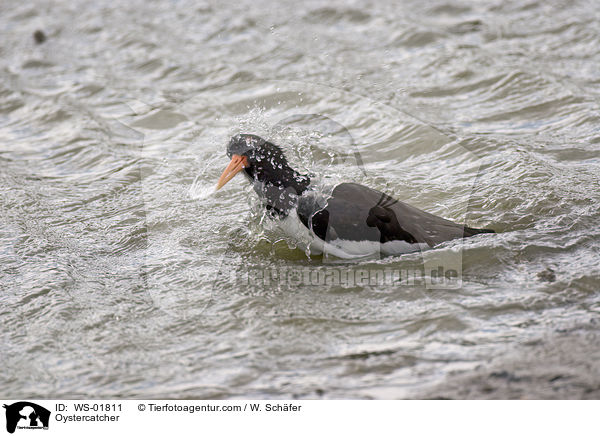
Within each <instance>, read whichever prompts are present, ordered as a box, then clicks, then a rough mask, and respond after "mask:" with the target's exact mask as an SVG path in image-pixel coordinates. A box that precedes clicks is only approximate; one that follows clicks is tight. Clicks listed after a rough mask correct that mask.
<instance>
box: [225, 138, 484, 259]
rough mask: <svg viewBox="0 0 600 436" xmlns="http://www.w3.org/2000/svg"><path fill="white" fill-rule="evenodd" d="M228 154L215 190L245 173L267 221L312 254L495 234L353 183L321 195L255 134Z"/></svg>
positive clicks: (391, 249) (350, 254) (358, 253)
mask: <svg viewBox="0 0 600 436" xmlns="http://www.w3.org/2000/svg"><path fill="white" fill-rule="evenodd" d="M227 155H228V156H229V157H230V158H231V162H230V163H229V165H228V166H227V168H225V171H223V174H221V177H220V178H219V181H218V183H217V187H216V189H217V190H218V189H220V188H221V187H222V186H223V185H225V184H226V183H227V182H228V181H229V180H231V179H232V178H233V177H234V176H235V175H236V174H238V173H240V172H242V171H243V172H244V174H245V175H246V177H247V178H248V179H249V180H250V182H251V183H252V184H253V187H254V190H255V191H256V193H257V194H258V196H259V197H260V199H261V200H262V202H263V203H264V205H265V207H266V209H267V210H268V212H269V214H270V215H271V217H273V218H274V219H278V220H280V222H281V225H282V227H283V229H284V231H286V233H288V234H290V236H292V237H293V238H295V239H296V242H300V243H304V244H306V247H308V248H309V249H310V252H311V253H315V254H316V253H320V252H323V253H328V254H333V255H335V256H337V257H340V258H355V257H362V256H369V255H373V254H376V253H381V254H386V255H388V254H402V253H409V252H413V251H417V250H420V249H424V248H428V247H433V246H435V245H437V244H440V243H442V242H444V241H449V240H451V239H456V238H463V237H469V236H474V235H477V234H480V233H495V232H494V230H491V229H475V228H471V227H467V226H465V225H463V224H457V223H454V222H452V221H448V220H446V219H444V218H440V217H437V216H435V215H432V214H430V213H427V212H424V211H422V210H419V209H417V208H415V207H413V206H410V205H408V204H406V203H403V202H401V201H398V200H396V199H394V198H392V197H390V196H389V195H387V194H385V193H383V192H379V191H377V190H375V189H372V188H369V187H367V186H363V185H359V184H357V183H341V184H339V185H337V186H335V187H334V188H333V190H332V191H331V193H330V194H324V193H323V192H322V191H321V190H318V189H316V187H315V186H312V185H311V183H310V182H311V181H310V178H309V177H308V176H307V175H303V174H300V173H299V172H297V171H296V170H294V169H293V168H291V167H290V166H289V164H288V162H287V159H286V158H285V155H284V154H283V152H282V150H281V148H279V147H278V146H277V145H275V144H272V143H271V142H268V141H266V140H264V139H263V138H261V137H259V136H256V135H251V134H239V135H236V136H234V137H233V138H231V141H230V142H229V145H228V146H227ZM306 247H305V248H306Z"/></svg>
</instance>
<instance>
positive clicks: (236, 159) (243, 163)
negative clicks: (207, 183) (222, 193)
mask: <svg viewBox="0 0 600 436" xmlns="http://www.w3.org/2000/svg"><path fill="white" fill-rule="evenodd" d="M247 166H248V158H247V157H246V156H240V155H239V154H234V155H233V157H232V158H231V162H229V165H227V168H225V171H223V174H221V177H219V181H218V182H217V188H216V190H217V191H218V190H219V189H221V188H222V187H223V185H225V183H227V182H229V181H230V180H231V179H233V177H234V176H235V175H236V174H237V173H239V172H240V171H242V170H243V169H244V168H246V167H247Z"/></svg>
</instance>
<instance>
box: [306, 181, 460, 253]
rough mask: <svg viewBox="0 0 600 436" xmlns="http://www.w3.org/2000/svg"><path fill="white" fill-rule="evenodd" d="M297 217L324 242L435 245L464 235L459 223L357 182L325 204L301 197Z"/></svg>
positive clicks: (344, 185)
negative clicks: (394, 242) (336, 240)
mask: <svg viewBox="0 0 600 436" xmlns="http://www.w3.org/2000/svg"><path fill="white" fill-rule="evenodd" d="M298 215H299V217H300V219H301V221H302V222H303V223H304V225H305V226H307V227H308V228H309V229H311V230H313V231H314V232H315V234H316V235H317V236H318V237H319V238H321V239H323V240H324V241H332V240H335V239H345V240H350V241H365V240H366V241H379V242H381V243H385V242H390V241H405V242H408V243H422V242H425V243H427V244H428V245H429V246H434V245H436V244H439V243H441V242H443V241H447V240H450V239H455V238H460V237H462V236H463V235H464V234H465V229H464V226H462V225H460V224H456V223H453V222H452V221H448V220H446V219H444V218H440V217H437V216H435V215H432V214H430V213H427V212H424V211H422V210H419V209H417V208H415V207H412V206H410V205H408V204H406V203H402V202H401V201H398V200H396V199H394V198H392V197H390V196H389V195H387V194H384V193H382V192H379V191H376V190H375V189H371V188H368V187H366V186H362V185H359V184H357V183H342V184H340V185H337V186H336V187H335V189H334V190H333V192H332V194H331V197H329V198H328V199H327V200H326V203H323V201H321V202H319V201H316V200H315V199H314V197H312V198H311V197H310V196H308V197H301V198H300V200H299V204H298Z"/></svg>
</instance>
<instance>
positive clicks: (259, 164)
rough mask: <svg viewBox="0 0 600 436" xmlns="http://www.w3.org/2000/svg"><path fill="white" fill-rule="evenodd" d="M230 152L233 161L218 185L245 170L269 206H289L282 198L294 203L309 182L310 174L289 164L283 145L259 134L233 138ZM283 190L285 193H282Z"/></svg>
mask: <svg viewBox="0 0 600 436" xmlns="http://www.w3.org/2000/svg"><path fill="white" fill-rule="evenodd" d="M227 156H229V158H230V159H231V162H229V165H228V166H227V168H225V171H223V174H221V177H220V178H219V181H218V182H217V188H216V189H220V188H221V187H223V185H225V184H226V183H227V182H229V181H230V180H231V179H233V177H235V175H236V174H238V173H240V172H242V170H243V171H244V173H245V174H246V176H247V177H248V178H249V179H250V181H251V182H252V183H253V185H254V189H255V191H256V192H257V193H258V194H259V196H260V197H262V198H264V199H265V200H266V202H267V206H268V207H271V208H273V209H276V210H287V209H289V207H288V206H284V205H282V204H281V201H282V200H281V199H282V198H283V199H284V203H285V204H286V205H287V204H292V203H294V201H293V198H292V197H293V196H294V195H296V196H298V195H301V194H302V192H304V190H306V188H307V187H308V185H309V183H310V179H309V178H308V176H305V175H302V174H299V173H298V172H296V171H295V170H294V169H292V168H291V167H290V166H289V164H288V162H287V159H286V158H285V155H284V154H283V151H282V150H281V148H279V147H278V146H277V145H275V144H273V143H271V142H269V141H266V140H264V139H263V138H261V137H259V136H256V135H251V134H247V133H242V134H239V135H236V136H234V137H233V138H231V140H230V141H229V144H228V145H227ZM283 191H285V194H284V195H283V196H282V195H281V194H282V192H283ZM290 196H291V197H290ZM290 202H291V203H290Z"/></svg>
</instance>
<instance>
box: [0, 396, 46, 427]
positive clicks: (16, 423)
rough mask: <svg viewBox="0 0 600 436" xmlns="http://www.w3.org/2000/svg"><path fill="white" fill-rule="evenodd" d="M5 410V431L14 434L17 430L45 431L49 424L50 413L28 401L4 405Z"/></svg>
mask: <svg viewBox="0 0 600 436" xmlns="http://www.w3.org/2000/svg"><path fill="white" fill-rule="evenodd" d="M4 408H5V409H6V431H8V432H9V433H14V432H15V430H16V429H17V427H18V428H20V429H21V428H26V429H36V428H43V429H47V428H48V424H49V422H50V411H49V410H48V409H46V408H44V407H42V406H38V405H37V404H35V403H31V402H29V401H19V402H17V403H13V404H11V405H6V404H5V405H4Z"/></svg>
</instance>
